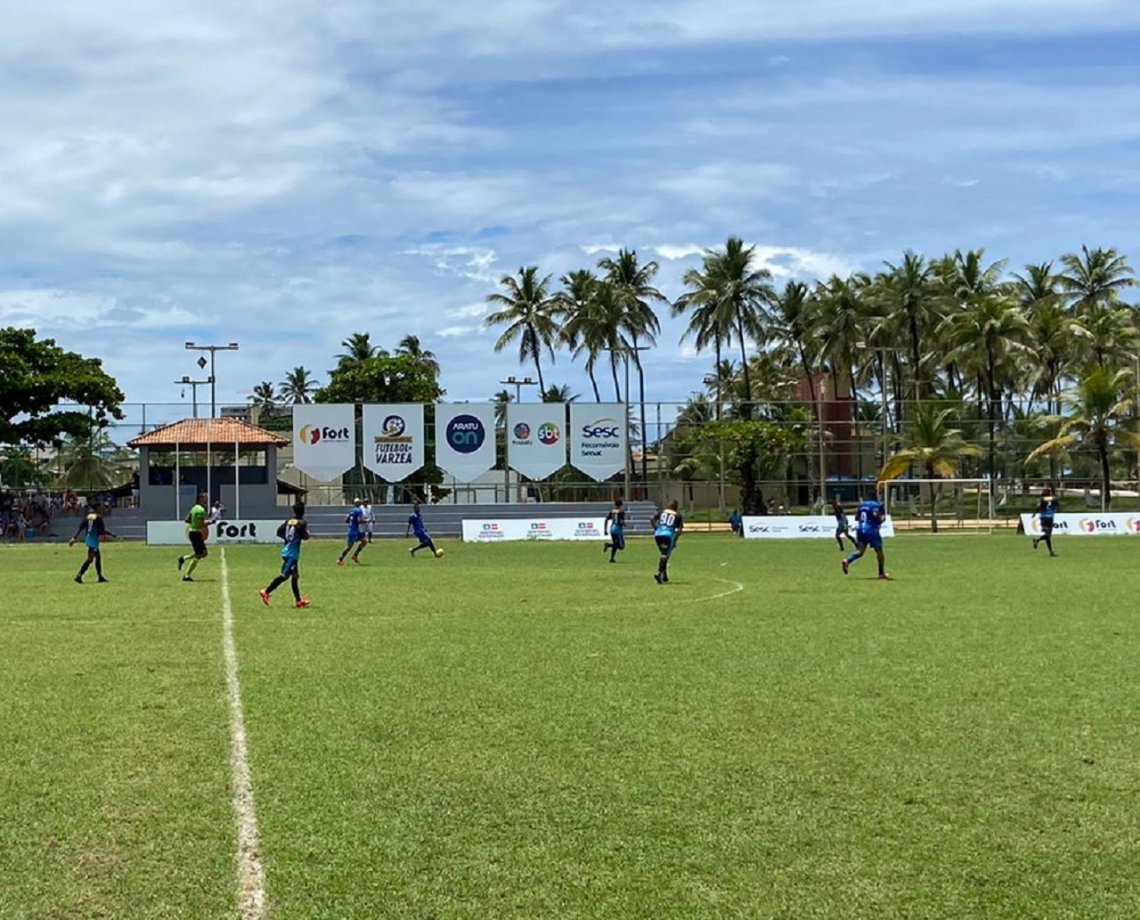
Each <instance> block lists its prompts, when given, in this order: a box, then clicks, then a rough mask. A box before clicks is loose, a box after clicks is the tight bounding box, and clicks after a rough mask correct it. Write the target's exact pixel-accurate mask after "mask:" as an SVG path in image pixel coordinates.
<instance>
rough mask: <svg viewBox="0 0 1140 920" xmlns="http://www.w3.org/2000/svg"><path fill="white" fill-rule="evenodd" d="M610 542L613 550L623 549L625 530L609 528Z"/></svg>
mask: <svg viewBox="0 0 1140 920" xmlns="http://www.w3.org/2000/svg"><path fill="white" fill-rule="evenodd" d="M610 542H611V543H612V544H613V545H614V549H625V530H624V529H622V528H621V527H611V528H610Z"/></svg>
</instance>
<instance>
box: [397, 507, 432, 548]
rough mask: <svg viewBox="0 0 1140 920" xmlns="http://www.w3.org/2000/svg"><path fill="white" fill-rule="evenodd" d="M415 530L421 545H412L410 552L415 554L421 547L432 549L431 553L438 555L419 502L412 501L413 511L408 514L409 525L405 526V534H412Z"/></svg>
mask: <svg viewBox="0 0 1140 920" xmlns="http://www.w3.org/2000/svg"><path fill="white" fill-rule="evenodd" d="M413 531H415V534H416V539H417V540H419V541H420V545H419V546H413V547H411V548H410V549H409V550H408V552H410V553H411V554H412V555H413V556H414V555H415V554H416V553H417V552H419V551H420V550H421V549H430V550H431V554H432V555H433V556H436V555H437V552H436V548H435V544H434V543H432V541H431V537H430V536H429V535H428V532H427V528H426V527H425V526H424V516H423V515H422V514H421V513H420V503H419V502H413V503H412V513H411V514H410V515H408V526H407V527H406V528H404V536H405V537H409V536H411V534H412V532H413Z"/></svg>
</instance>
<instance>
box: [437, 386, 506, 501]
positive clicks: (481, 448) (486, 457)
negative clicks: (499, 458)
mask: <svg viewBox="0 0 1140 920" xmlns="http://www.w3.org/2000/svg"><path fill="white" fill-rule="evenodd" d="M435 462H436V464H437V465H438V466H439V468H440V469H442V470H444V471H446V472H448V473H450V474H451V475H452V476H454V477H455V479H456V481H458V482H473V481H474V480H475V479H478V478H479V477H480V476H481V475H483V473H485V472H487V470H489V469H491V468H492V467H493V466H494V465H495V407H494V406H492V405H490V404H487V403H452V404H448V403H440V404H439V405H437V406H436V407H435Z"/></svg>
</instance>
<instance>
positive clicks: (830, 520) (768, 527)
mask: <svg viewBox="0 0 1140 920" xmlns="http://www.w3.org/2000/svg"><path fill="white" fill-rule="evenodd" d="M743 526H744V538H745V539H746V540H818V539H825V540H834V539H835V527H836V524H835V518H834V517H832V516H831V515H827V514H810V515H808V514H805V515H794V514H769V515H758V516H756V517H752V516H748V517H745V518H744V519H743ZM879 533H880V534H882V535H883V536H884V537H893V536H894V535H895V525H894V521H892V520H891V517H890V515H887V518H886V520H885V521H883V524H882V526H881V527H880V528H879ZM851 535H852V536H855V527H854V525H852V527H851Z"/></svg>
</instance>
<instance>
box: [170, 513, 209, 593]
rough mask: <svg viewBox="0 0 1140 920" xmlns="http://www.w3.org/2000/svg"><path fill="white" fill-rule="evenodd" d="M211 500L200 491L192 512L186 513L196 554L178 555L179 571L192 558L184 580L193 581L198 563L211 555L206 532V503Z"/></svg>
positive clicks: (192, 546) (207, 530)
mask: <svg viewBox="0 0 1140 920" xmlns="http://www.w3.org/2000/svg"><path fill="white" fill-rule="evenodd" d="M209 501H210V496H209V495H207V494H206V493H205V492H199V493H198V500H197V501H196V502H195V503H194V507H193V508H191V509H190V513H189V514H188V515H186V536H187V537H188V538H189V540H190V547H191V549H193V550H194V555H193V556H191V557H188V556H179V557H178V571H180V572H181V571H182V566H184V565H185V564H186V560H187V559H188V558H189V559H190V567H189V568H188V569H187V570H186V574H185V575H183V576H182V580H183V581H193V580H194V579H193V578H192V577H191V576H192V575H193V574H194V570H195V569H196V568H198V563H199V562H200V561H201V560H203V559H205V558H206V556H208V555H209V553H210V551H209V550H208V549H206V534H207V533H208V532H209V526H210V525H209V524H207V523H206V516H207V514H208V512H207V511H206V505H207V504H208V503H209Z"/></svg>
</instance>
